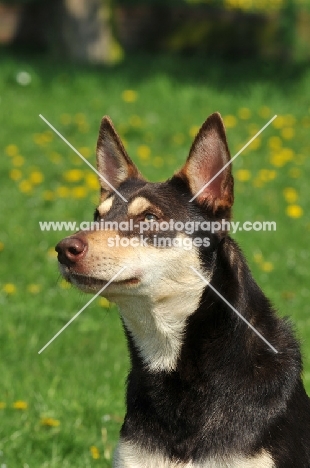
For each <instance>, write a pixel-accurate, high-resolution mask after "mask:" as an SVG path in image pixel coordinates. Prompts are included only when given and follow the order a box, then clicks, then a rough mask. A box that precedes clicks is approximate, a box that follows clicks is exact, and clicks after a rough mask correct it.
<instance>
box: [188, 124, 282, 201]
mask: <svg viewBox="0 0 310 468" xmlns="http://www.w3.org/2000/svg"><path fill="white" fill-rule="evenodd" d="M276 118H277V115H274V116H273V117H272V119H270V120H269V122H267V123H266V125H264V126H263V128H261V129H260V131H259V132H257V133H256V134H255V135H254V136H253V137H252V138H251V140H250V141H248V142H247V144H246V145H244V146H243V148H241V150H240V151H238V153H237V154H235V156H234V157H233V158H231V159H230V160H229V161H228V163H226V164H225V165H224V166H223V167H222V169H220V170H219V171H218V172H217V173H216V174H215V176H213V177H212V179H210V180H209V181H208V182H207V183H206V184H205V185H204V186H203V187H201V189H200V190H199V191H198V192H197V193H196V195H194V196H193V197H192V198H191V199H190V202H192V201H193V200H195V198H196V197H198V195H200V194H201V192H203V190H205V188H207V187H208V185H210V184H211V182H213V181H214V179H216V178H217V176H218V175H219V174H220V173H221V172H223V171H224V169H226V167H227V166H229V165H230V164H231V163H232V162H233V161H234V160H235V159H236V158H237V157H238V156H239V154H241V153H242V151H244V150H245V148H247V147H248V146H249V145H250V144H251V143H252V141H254V140H255V138H257V137H258V135H260V134H261V133H262V132H263V131H264V130H265V128H267V127H268V125H270V124H271V122H273V121H274V119H276Z"/></svg>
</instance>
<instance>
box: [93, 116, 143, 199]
mask: <svg viewBox="0 0 310 468" xmlns="http://www.w3.org/2000/svg"><path fill="white" fill-rule="evenodd" d="M96 153H97V169H98V172H99V173H100V174H101V175H102V176H103V177H104V179H106V180H104V179H102V178H101V177H99V181H100V185H101V189H102V195H103V196H104V195H105V194H106V196H107V195H108V194H109V193H110V192H112V191H113V188H115V189H117V188H118V187H119V186H120V184H121V183H122V182H124V181H125V180H126V179H128V178H130V177H138V178H140V179H143V176H142V175H141V174H140V172H139V170H138V169H137V167H136V166H135V164H134V163H133V162H132V160H131V159H130V157H129V156H128V154H127V152H126V150H125V148H124V145H123V143H122V141H121V139H120V137H119V136H118V134H117V133H116V130H115V128H114V127H113V124H112V121H111V120H110V118H109V117H107V116H105V117H103V118H102V121H101V125H100V130H99V137H98V141H97V151H96ZM106 181H108V182H109V183H110V184H111V186H112V187H113V188H112V187H111V186H110V185H109V184H108V183H107V182H106Z"/></svg>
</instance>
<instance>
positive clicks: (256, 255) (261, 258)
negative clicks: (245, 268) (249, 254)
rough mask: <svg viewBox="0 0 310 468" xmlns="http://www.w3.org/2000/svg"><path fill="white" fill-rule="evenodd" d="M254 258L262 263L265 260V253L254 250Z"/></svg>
mask: <svg viewBox="0 0 310 468" xmlns="http://www.w3.org/2000/svg"><path fill="white" fill-rule="evenodd" d="M253 258H254V261H255V262H256V263H261V262H262V261H263V255H262V253H261V252H254V255H253Z"/></svg>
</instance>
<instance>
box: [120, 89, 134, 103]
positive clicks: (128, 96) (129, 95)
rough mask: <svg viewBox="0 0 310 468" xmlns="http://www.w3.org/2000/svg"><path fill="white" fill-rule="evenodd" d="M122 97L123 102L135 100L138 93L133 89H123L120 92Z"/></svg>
mask: <svg viewBox="0 0 310 468" xmlns="http://www.w3.org/2000/svg"><path fill="white" fill-rule="evenodd" d="M122 99H123V101H125V102H135V101H136V100H137V99H138V93H137V92H136V91H134V90H133V89H125V91H123V92H122Z"/></svg>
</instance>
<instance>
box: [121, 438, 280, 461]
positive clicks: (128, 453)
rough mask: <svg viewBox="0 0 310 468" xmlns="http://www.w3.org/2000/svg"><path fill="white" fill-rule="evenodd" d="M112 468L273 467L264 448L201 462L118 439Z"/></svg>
mask: <svg viewBox="0 0 310 468" xmlns="http://www.w3.org/2000/svg"><path fill="white" fill-rule="evenodd" d="M113 468H275V465H274V462H273V460H272V458H271V456H270V455H269V454H268V453H267V452H266V451H264V450H262V451H261V452H260V453H258V454H256V455H255V456H253V457H250V458H246V457H244V456H240V455H232V456H230V457H225V458H223V457H214V458H207V459H205V460H203V461H201V462H198V463H197V462H184V463H182V461H178V462H176V461H172V460H169V459H168V458H166V457H165V456H164V455H163V454H161V453H160V452H158V453H153V452H149V451H147V450H145V449H142V448H141V447H139V446H138V445H136V444H133V443H131V442H124V441H122V440H121V441H120V442H119V444H118V446H117V449H116V451H115V455H114V462H113Z"/></svg>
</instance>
